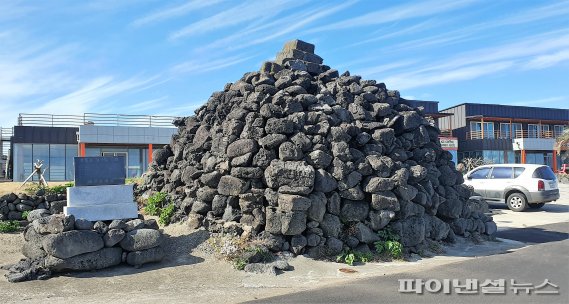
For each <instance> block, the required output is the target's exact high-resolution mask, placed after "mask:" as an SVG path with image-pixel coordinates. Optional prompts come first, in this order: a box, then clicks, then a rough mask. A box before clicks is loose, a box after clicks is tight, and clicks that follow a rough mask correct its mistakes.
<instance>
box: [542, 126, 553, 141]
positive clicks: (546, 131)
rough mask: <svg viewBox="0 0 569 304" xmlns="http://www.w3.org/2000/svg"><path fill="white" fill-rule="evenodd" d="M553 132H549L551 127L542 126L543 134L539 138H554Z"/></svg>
mask: <svg viewBox="0 0 569 304" xmlns="http://www.w3.org/2000/svg"><path fill="white" fill-rule="evenodd" d="M551 135H552V134H551V132H549V125H541V132H540V134H539V137H541V138H552V136H551Z"/></svg>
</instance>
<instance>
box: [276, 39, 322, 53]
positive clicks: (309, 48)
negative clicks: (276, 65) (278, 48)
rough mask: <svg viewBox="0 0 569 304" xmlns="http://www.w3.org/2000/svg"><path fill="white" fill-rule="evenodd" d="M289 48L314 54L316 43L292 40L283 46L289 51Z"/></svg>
mask: <svg viewBox="0 0 569 304" xmlns="http://www.w3.org/2000/svg"><path fill="white" fill-rule="evenodd" d="M289 50H299V51H303V52H307V53H312V54H314V44H312V43H308V42H304V41H302V40H298V39H296V40H291V41H288V42H286V43H285V45H284V46H283V51H289Z"/></svg>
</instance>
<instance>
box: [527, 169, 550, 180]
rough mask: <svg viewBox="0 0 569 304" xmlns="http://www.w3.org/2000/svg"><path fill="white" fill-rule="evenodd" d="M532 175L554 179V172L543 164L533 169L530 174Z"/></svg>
mask: <svg viewBox="0 0 569 304" xmlns="http://www.w3.org/2000/svg"><path fill="white" fill-rule="evenodd" d="M532 177H533V178H541V179H546V180H554V179H555V173H553V171H551V168H549V167H548V166H543V167H539V168H537V169H535V171H534V172H533V174H532Z"/></svg>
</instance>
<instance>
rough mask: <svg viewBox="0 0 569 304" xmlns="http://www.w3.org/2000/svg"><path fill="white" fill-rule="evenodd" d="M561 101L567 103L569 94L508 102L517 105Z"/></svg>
mask: <svg viewBox="0 0 569 304" xmlns="http://www.w3.org/2000/svg"><path fill="white" fill-rule="evenodd" d="M562 101H565V102H562ZM553 102H554V103H561V102H562V103H561V104H567V102H569V97H567V96H554V97H546V98H538V99H532V100H525V101H512V102H509V103H507V104H510V105H515V106H535V105H539V104H548V103H553Z"/></svg>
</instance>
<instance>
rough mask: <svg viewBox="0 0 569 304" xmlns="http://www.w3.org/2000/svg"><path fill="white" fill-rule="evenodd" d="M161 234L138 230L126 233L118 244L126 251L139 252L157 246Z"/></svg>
mask: <svg viewBox="0 0 569 304" xmlns="http://www.w3.org/2000/svg"><path fill="white" fill-rule="evenodd" d="M161 242H162V234H161V233H160V231H158V230H153V229H144V228H143V229H138V230H133V231H130V232H128V233H127V234H126V235H125V236H124V238H123V239H122V240H121V242H120V246H121V247H122V248H123V249H124V250H126V251H140V250H145V249H150V248H153V247H156V246H159V245H160V243H161Z"/></svg>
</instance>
